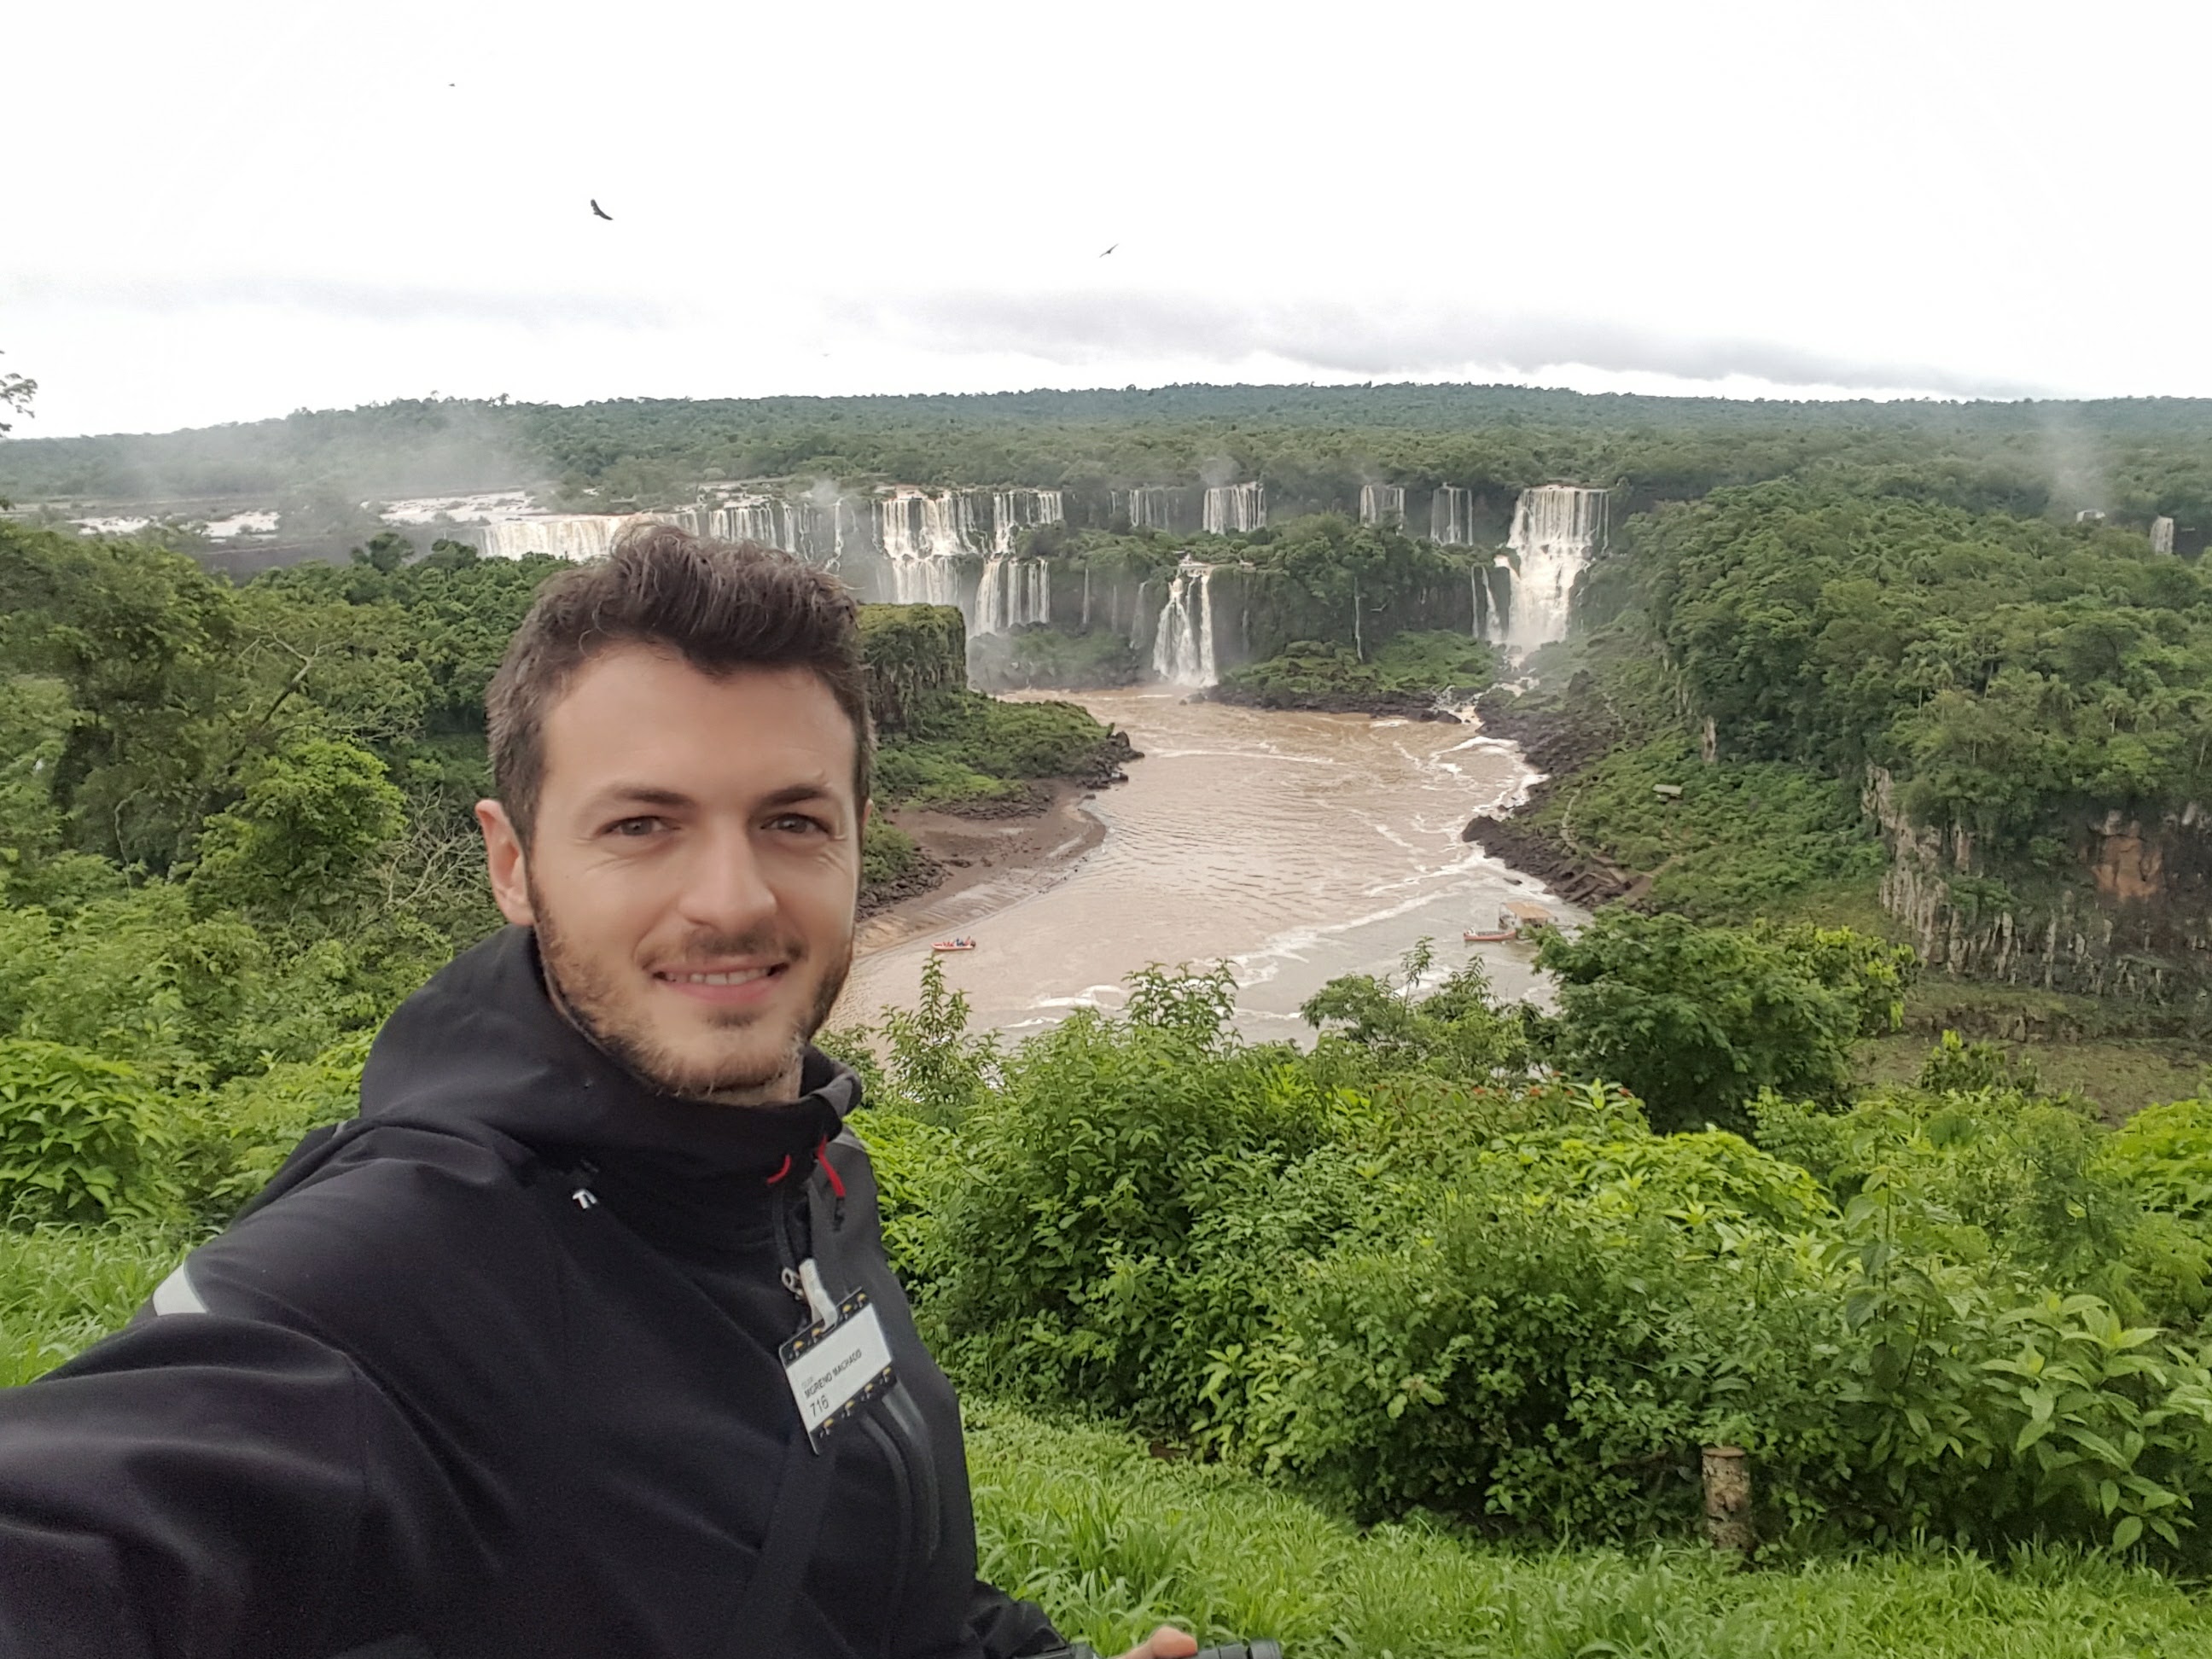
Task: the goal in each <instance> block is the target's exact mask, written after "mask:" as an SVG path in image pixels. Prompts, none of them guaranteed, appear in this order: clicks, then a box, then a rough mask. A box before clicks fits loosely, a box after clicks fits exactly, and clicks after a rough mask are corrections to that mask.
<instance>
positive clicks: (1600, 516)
mask: <svg viewBox="0 0 2212 1659" xmlns="http://www.w3.org/2000/svg"><path fill="white" fill-rule="evenodd" d="M1605 520H1606V492H1605V491H1604V490H1602V489H1583V488H1582V487H1581V486H1579V485H1577V484H1541V485H1539V486H1538V487H1537V488H1535V489H1524V490H1522V492H1521V499H1520V501H1518V502H1517V503H1516V504H1515V506H1514V508H1513V531H1512V533H1511V534H1510V536H1509V537H1507V538H1506V542H1505V545H1506V547H1507V548H1508V549H1509V550H1510V551H1511V552H1512V553H1513V555H1514V556H1515V560H1516V568H1515V570H1514V574H1513V597H1512V608H1511V610H1510V612H1509V614H1508V616H1507V617H1506V624H1505V630H1504V637H1503V639H1502V640H1499V641H1498V642H1499V643H1501V644H1503V645H1504V646H1506V647H1510V649H1513V650H1516V651H1528V650H1533V649H1534V647H1537V646H1540V645H1547V644H1549V643H1550V642H1551V641H1553V640H1563V639H1565V637H1566V636H1567V610H1568V606H1569V605H1570V604H1571V602H1572V600H1573V597H1574V590H1575V580H1576V579H1577V577H1579V576H1580V575H1581V574H1583V568H1584V567H1586V566H1587V565H1588V564H1589V562H1590V556H1591V555H1592V554H1594V553H1595V552H1597V551H1599V550H1601V549H1602V548H1603V547H1604V545H1605V528H1606V526H1605ZM1491 637H1492V639H1498V630H1497V629H1496V628H1495V627H1493V628H1492V630H1491Z"/></svg>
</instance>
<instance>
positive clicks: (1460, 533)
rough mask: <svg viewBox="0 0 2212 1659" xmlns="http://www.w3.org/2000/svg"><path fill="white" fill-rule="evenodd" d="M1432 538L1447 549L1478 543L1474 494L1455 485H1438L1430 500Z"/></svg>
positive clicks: (1430, 534)
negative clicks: (1475, 539)
mask: <svg viewBox="0 0 2212 1659" xmlns="http://www.w3.org/2000/svg"><path fill="white" fill-rule="evenodd" d="M1429 539H1430V540H1431V541H1432V542H1442V543H1443V544H1444V545H1445V546H1446V547H1469V546H1472V545H1473V544H1474V491H1473V490H1472V489H1460V488H1459V487H1458V486H1457V485H1455V484H1438V485H1437V490H1436V494H1435V495H1431V496H1430V497H1429Z"/></svg>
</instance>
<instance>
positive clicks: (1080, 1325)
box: [939, 969, 1342, 1425]
mask: <svg viewBox="0 0 2212 1659" xmlns="http://www.w3.org/2000/svg"><path fill="white" fill-rule="evenodd" d="M1229 995H1230V981H1229V980H1228V978H1227V975H1226V974H1225V972H1223V971H1219V970H1216V971H1213V972H1210V973H1200V974H1195V975H1194V974H1188V973H1181V974H1170V973H1166V972H1164V971H1162V970H1159V969H1149V970H1146V971H1145V972H1142V973H1139V974H1138V975H1133V978H1132V981H1131V995H1130V1000H1129V1006H1128V1009H1127V1014H1126V1015H1125V1016H1123V1017H1121V1018H1112V1017H1109V1016H1106V1015H1103V1014H1100V1013H1098V1012H1096V1011H1092V1010H1084V1011H1080V1012H1078V1013H1077V1014H1076V1015H1075V1016H1074V1017H1073V1018H1070V1019H1068V1020H1066V1021H1065V1022H1063V1023H1062V1024H1060V1025H1059V1026H1057V1027H1055V1028H1054V1030H1052V1031H1050V1032H1048V1033H1047V1034H1045V1035H1044V1036H1039V1037H1037V1038H1035V1039H1032V1040H1031V1041H1030V1042H1027V1043H1025V1044H1024V1045H1023V1048H1021V1050H1020V1051H1019V1053H1018V1054H1016V1055H1014V1056H1012V1057H1010V1058H1009V1059H1008V1060H1007V1061H1006V1066H1005V1073H1004V1079H1003V1081H1002V1083H1001V1084H1000V1087H999V1088H998V1089H997V1090H996V1091H994V1093H993V1094H992V1095H991V1096H990V1097H988V1099H987V1103H978V1104H976V1105H975V1106H971V1107H970V1109H969V1119H968V1123H967V1125H966V1127H965V1128H964V1130H963V1141H964V1142H965V1143H966V1147H967V1151H968V1153H969V1159H970V1169H971V1171H972V1175H971V1177H970V1179H969V1180H968V1181H966V1182H963V1184H962V1186H961V1188H959V1190H958V1191H957V1192H956V1193H955V1194H953V1196H952V1198H951V1202H950V1204H949V1206H948V1208H947V1210H946V1212H945V1231H944V1236H943V1237H944V1249H945V1259H946V1261H947V1262H948V1264H949V1267H948V1275H947V1278H946V1279H945V1282H944V1283H943V1285H941V1287H940V1297H941V1300H940V1303H939V1313H940V1315H941V1317H942V1319H943V1321H944V1322H945V1328H946V1329H947V1330H948V1331H949V1332H950V1333H951V1336H952V1338H953V1341H952V1342H951V1345H950V1348H949V1351H950V1352H955V1353H957V1354H959V1355H961V1356H963V1360H964V1363H965V1364H968V1365H969V1366H970V1367H971V1368H972V1369H973V1370H975V1373H976V1374H977V1375H979V1376H987V1377H989V1378H991V1379H992V1380H993V1381H994V1383H997V1384H998V1385H999V1386H1001V1387H1003V1388H1006V1389H1015V1390H1020V1391H1024V1392H1026V1393H1028V1394H1030V1395H1032V1396H1043V1397H1052V1396H1058V1397H1061V1398H1070V1399H1077V1400H1088V1401H1096V1402H1098V1403H1100V1404H1104V1405H1110V1406H1113V1407H1118V1408H1121V1409H1124V1410H1127V1411H1130V1412H1132V1413H1135V1414H1137V1415H1138V1416H1139V1418H1140V1419H1142V1420H1145V1421H1147V1422H1150V1423H1154V1424H1158V1425H1176V1424H1185V1423H1188V1422H1189V1421H1190V1420H1191V1419H1192V1417H1193V1416H1194V1413H1196V1412H1197V1409H1198V1401H1199V1396H1200V1390H1201V1389H1202V1387H1203V1386H1204V1381H1205V1371H1206V1363H1207V1351H1208V1348H1209V1347H1210V1346H1213V1347H1218V1346H1222V1344H1223V1343H1224V1341H1225V1340H1230V1341H1233V1340H1234V1334H1235V1333H1236V1332H1237V1331H1238V1330H1240V1329H1244V1328H1251V1327H1252V1326H1253V1325H1254V1324H1255V1322H1256V1321H1257V1320H1258V1319H1259V1317H1260V1316H1261V1314H1262V1313H1263V1311H1264V1304H1263V1303H1262V1302H1260V1301H1257V1300H1255V1294H1256V1292H1257V1291H1258V1287H1259V1286H1260V1285H1261V1284H1262V1283H1263V1282H1264V1281H1265V1280H1266V1279H1267V1277H1268V1275H1269V1271H1270V1268H1269V1264H1270V1263H1271V1262H1273V1261H1279V1260H1281V1259H1282V1257H1283V1256H1284V1255H1285V1252H1286V1251H1287V1250H1289V1249H1290V1248H1291V1243H1292V1241H1293V1240H1294V1239H1295V1238H1296V1237H1298V1236H1300V1235H1301V1234H1307V1233H1311V1232H1312V1231H1314V1230H1315V1229H1316V1228H1323V1229H1325V1228H1326V1227H1327V1226H1328V1224H1329V1221H1330V1219H1331V1217H1332V1215H1334V1213H1335V1211H1334V1203H1333V1199H1334V1200H1340V1199H1341V1197H1342V1194H1341V1193H1340V1192H1339V1193H1335V1194H1333V1195H1324V1196H1322V1197H1321V1198H1318V1199H1316V1200H1314V1202H1313V1203H1312V1204H1310V1205H1307V1206H1302V1205H1301V1204H1300V1202H1299V1201H1298V1198H1297V1194H1298V1191H1299V1189H1300V1187H1301V1182H1299V1180H1298V1179H1297V1170H1296V1166H1297V1164H1298V1163H1299V1161H1300V1160H1301V1159H1302V1158H1305V1157H1306V1156H1307V1155H1308V1154H1310V1153H1311V1152H1314V1151H1316V1149H1317V1148H1318V1147H1319V1146H1321V1145H1322V1142H1323V1141H1324V1139H1326V1138H1327V1134H1328V1123H1329V1121H1330V1119H1331V1118H1332V1116H1333V1115H1334V1113H1335V1112H1336V1111H1337V1110H1338V1109H1340V1103H1339V1102H1338V1100H1337V1099H1336V1097H1334V1094H1333V1093H1332V1092H1331V1091H1328V1090H1326V1089H1324V1088H1322V1087H1320V1086H1318V1085H1316V1084H1315V1083H1314V1082H1313V1080H1312V1079H1310V1078H1309V1077H1308V1076H1306V1075H1305V1074H1304V1072H1303V1071H1302V1070H1301V1069H1300V1068H1299V1067H1298V1066H1297V1064H1296V1063H1295V1061H1294V1060H1293V1059H1292V1058H1291V1053H1290V1052H1289V1051H1285V1050H1279V1049H1273V1048H1243V1047H1241V1046H1240V1045H1238V1044H1237V1043H1236V1042H1235V1041H1234V1040H1233V1038H1232V1037H1231V1035H1230V1033H1229V1028H1228V1026H1227V1022H1226V1015H1227V1011H1228V1008H1229V1006H1230V1004H1229ZM1323 1184H1327V1183H1323ZM1262 1195H1266V1196H1267V1197H1269V1198H1270V1199H1272V1200H1275V1201H1274V1202H1273V1203H1272V1204H1270V1205H1268V1206H1261V1204H1260V1203H1259V1200H1261V1197H1262Z"/></svg>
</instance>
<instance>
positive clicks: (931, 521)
mask: <svg viewBox="0 0 2212 1659" xmlns="http://www.w3.org/2000/svg"><path fill="white" fill-rule="evenodd" d="M876 521H877V529H878V538H879V539H880V540H881V542H882V544H883V549H884V557H885V558H886V559H887V560H889V561H890V568H891V597H892V602H893V603H894V604H896V605H958V604H959V603H960V570H961V562H962V561H963V560H967V559H973V558H975V556H976V549H975V541H974V539H973V532H974V531H975V503H974V501H972V500H971V499H970V497H969V495H967V494H965V493H964V492H956V491H953V490H949V489H940V490H937V491H934V492H932V491H930V490H926V489H895V490H893V491H892V492H891V493H890V495H887V496H885V497H884V498H883V500H881V501H878V502H877V503H876Z"/></svg>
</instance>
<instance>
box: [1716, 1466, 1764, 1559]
mask: <svg viewBox="0 0 2212 1659" xmlns="http://www.w3.org/2000/svg"><path fill="white" fill-rule="evenodd" d="M1705 1537H1706V1540H1707V1541H1709V1542H1710V1543H1711V1545H1712V1547H1714V1548H1715V1549H1717V1550H1719V1551H1721V1552H1723V1553H1726V1554H1729V1555H1734V1556H1735V1557H1736V1558H1737V1559H1740V1560H1747V1559H1750V1556H1751V1551H1752V1547H1753V1542H1754V1540H1753V1537H1752V1534H1751V1465H1750V1463H1749V1462H1748V1461H1747V1459H1746V1458H1745V1456H1744V1452H1743V1448H1742V1447H1741V1446H1708V1447H1706V1448H1705Z"/></svg>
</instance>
